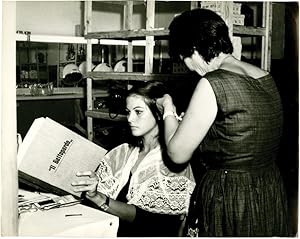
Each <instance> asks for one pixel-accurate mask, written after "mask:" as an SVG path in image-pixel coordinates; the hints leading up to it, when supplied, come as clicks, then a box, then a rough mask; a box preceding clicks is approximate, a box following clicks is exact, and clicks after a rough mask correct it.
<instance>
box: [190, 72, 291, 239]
mask: <svg viewBox="0 0 300 239" xmlns="http://www.w3.org/2000/svg"><path fill="white" fill-rule="evenodd" d="M205 78H206V79H207V80H208V81H209V83H210V84H211V86H212V88H213V90H214V93H215V96H216V99H217V105H218V113H217V116H216V119H215V122H214V123H213V125H212V127H211V128H210V130H209V131H208V133H207V135H206V136H205V138H204V139H203V141H202V142H201V144H200V146H199V150H200V155H201V160H202V161H203V162H204V163H205V165H206V167H207V172H206V173H205V175H204V176H203V177H202V179H201V181H200V183H198V184H197V187H196V189H195V190H194V193H193V196H192V201H191V205H190V211H189V218H188V235H189V236H201V235H204V236H288V215H287V199H286V194H285V189H284V185H283V181H282V178H281V176H280V172H279V169H278V168H277V166H276V164H275V160H276V157H277V151H278V148H279V144H280V137H281V132H282V124H283V116H282V115H283V114H282V106H281V100H280V96H279V93H278V91H277V88H276V85H275V82H274V81H273V78H272V77H271V75H269V74H268V75H266V76H264V77H261V78H259V79H254V78H251V77H249V76H245V75H241V74H237V73H234V72H230V71H226V70H223V69H219V70H216V71H213V72H210V73H208V74H206V75H205Z"/></svg>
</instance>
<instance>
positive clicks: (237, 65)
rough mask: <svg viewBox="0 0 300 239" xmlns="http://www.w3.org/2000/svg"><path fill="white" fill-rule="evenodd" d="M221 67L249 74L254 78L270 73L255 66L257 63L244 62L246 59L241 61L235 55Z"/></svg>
mask: <svg viewBox="0 0 300 239" xmlns="http://www.w3.org/2000/svg"><path fill="white" fill-rule="evenodd" d="M220 69H224V70H227V71H231V72H234V73H237V74H241V75H245V76H249V77H252V78H254V79H259V78H262V77H264V76H266V75H268V74H269V72H267V71H265V70H263V69H261V68H259V67H257V66H255V65H252V64H250V63H247V62H244V61H240V60H238V59H236V58H234V57H232V58H231V59H228V60H227V61H226V62H224V64H222V66H221V67H220Z"/></svg>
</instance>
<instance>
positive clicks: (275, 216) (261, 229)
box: [187, 164, 289, 237]
mask: <svg viewBox="0 0 300 239" xmlns="http://www.w3.org/2000/svg"><path fill="white" fill-rule="evenodd" d="M187 222H188V223H187V225H188V227H187V233H188V236H201V235H202V236H215V237H217V236H240V237H243V236H245V237H246V236H247V237H250V236H255V237H261V236H289V229H288V227H289V226H288V215H287V198H286V192H285V189H284V185H283V181H282V178H281V175H280V172H279V170H278V168H277V166H276V165H275V164H272V165H271V166H269V167H268V168H264V169H259V170H253V171H251V172H249V171H240V170H225V169H218V170H208V172H207V173H206V174H205V175H204V177H203V178H202V180H201V183H199V184H198V185H197V187H196V188H195V191H194V194H193V196H192V199H191V204H190V210H189V215H188V220H187Z"/></svg>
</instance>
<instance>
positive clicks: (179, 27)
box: [169, 8, 233, 62]
mask: <svg viewBox="0 0 300 239" xmlns="http://www.w3.org/2000/svg"><path fill="white" fill-rule="evenodd" d="M169 30H170V34H169V55H170V56H171V57H172V58H173V59H179V58H180V55H181V56H183V57H190V56H191V55H192V54H193V52H194V50H197V51H198V52H199V54H200V55H201V56H202V57H203V58H204V60H205V61H207V62H209V61H210V60H211V59H213V58H214V57H216V56H218V55H219V54H220V53H221V52H223V53H232V52H233V46H232V43H231V40H230V37H229V33H228V27H227V25H226V23H225V22H224V20H223V19H222V18H221V17H220V16H219V15H218V14H217V13H215V12H213V11H211V10H208V9H201V8H196V9H193V10H189V11H185V12H183V13H182V14H180V15H178V16H176V17H175V18H174V19H173V21H172V22H171V24H170V26H169Z"/></svg>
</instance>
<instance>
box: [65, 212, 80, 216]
mask: <svg viewBox="0 0 300 239" xmlns="http://www.w3.org/2000/svg"><path fill="white" fill-rule="evenodd" d="M75 216H82V214H81V213H74V214H66V215H65V217H75Z"/></svg>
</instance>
